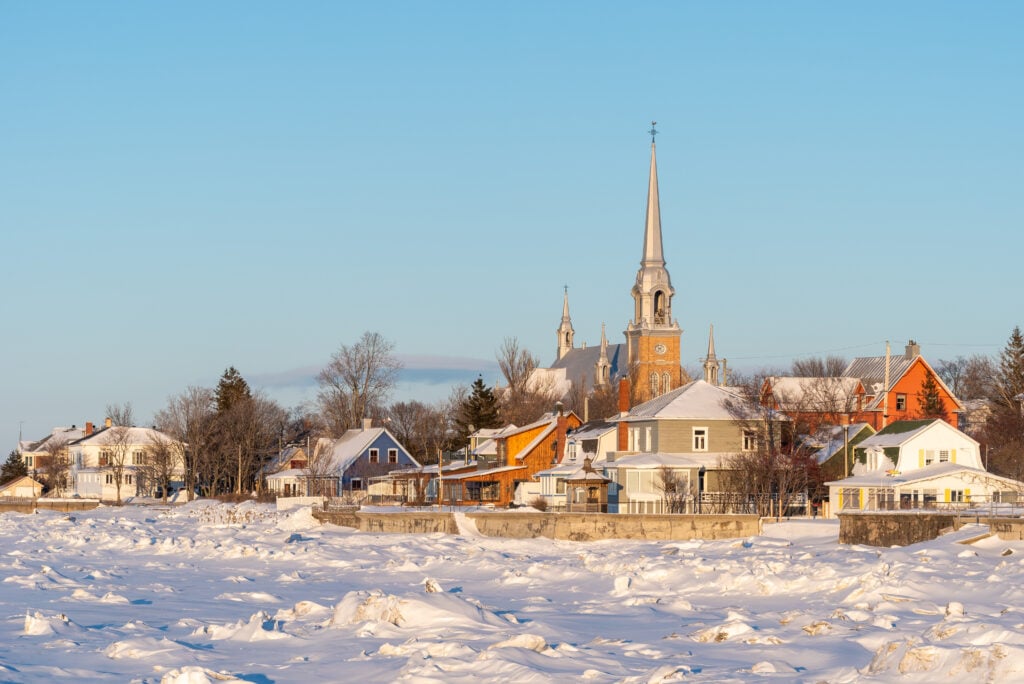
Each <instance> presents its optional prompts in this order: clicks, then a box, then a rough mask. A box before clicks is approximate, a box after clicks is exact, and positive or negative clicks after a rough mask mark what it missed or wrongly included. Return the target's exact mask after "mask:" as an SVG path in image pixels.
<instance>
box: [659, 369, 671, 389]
mask: <svg viewBox="0 0 1024 684" xmlns="http://www.w3.org/2000/svg"><path fill="white" fill-rule="evenodd" d="M671 390H672V376H671V375H669V374H668V373H665V374H664V375H662V376H661V393H662V394H666V393H668V392H670V391H671Z"/></svg>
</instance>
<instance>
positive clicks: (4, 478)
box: [0, 451, 28, 484]
mask: <svg viewBox="0 0 1024 684" xmlns="http://www.w3.org/2000/svg"><path fill="white" fill-rule="evenodd" d="M22 475H28V468H26V467H25V461H23V460H22V458H21V454H19V453H18V452H17V451H11V453H10V454H9V455H8V456H7V460H6V461H4V464H3V466H2V467H0V484H4V483H6V482H10V481H11V480H13V479H14V478H16V477H21V476H22Z"/></svg>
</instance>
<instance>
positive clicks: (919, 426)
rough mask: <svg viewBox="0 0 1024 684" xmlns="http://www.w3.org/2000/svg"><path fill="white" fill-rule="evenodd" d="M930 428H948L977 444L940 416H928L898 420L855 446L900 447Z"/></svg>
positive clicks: (863, 447) (860, 447)
mask: <svg viewBox="0 0 1024 684" xmlns="http://www.w3.org/2000/svg"><path fill="white" fill-rule="evenodd" d="M936 426H938V427H936ZM932 429H938V430H949V431H952V432H955V433H957V434H958V435H960V436H962V437H963V438H964V439H965V440H967V441H969V442H972V443H974V444H975V445H977V444H978V442H977V441H976V440H974V439H973V438H972V437H971V436H970V435H967V434H964V433H963V432H960V431H959V430H957V429H956V428H955V427H953V426H952V425H950V424H949V423H947V422H946V421H944V420H942V419H940V418H928V419H926V420H898V421H896V422H895V423H891V424H889V425H887V426H885V427H884V428H883V429H881V430H879V431H878V432H876V433H875V434H873V435H871V436H870V437H868V438H867V439H865V440H864V441H863V442H861V443H860V444H858V445H857V448H858V449H868V448H871V447H881V448H883V449H884V448H887V447H900V446H903V445H904V444H906V443H907V442H909V441H910V440H911V439H913V438H914V437H917V436H918V435H920V434H921V433H923V432H926V431H927V430H932Z"/></svg>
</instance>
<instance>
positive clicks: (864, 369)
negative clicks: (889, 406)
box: [843, 354, 964, 411]
mask: <svg viewBox="0 0 1024 684" xmlns="http://www.w3.org/2000/svg"><path fill="white" fill-rule="evenodd" d="M917 361H920V362H921V363H923V364H924V366H925V368H927V369H928V372H929V373H931V375H932V377H934V378H935V382H936V384H938V386H939V387H941V388H942V389H943V390H944V391H945V392H946V394H948V395H949V396H950V397H951V398H952V399H953V403H954V404H956V405H957V408H958V409H959V410H961V411H963V410H964V405H963V403H962V402H961V401H960V400H959V399H957V397H956V395H955V394H953V392H951V391H950V389H949V387H947V386H946V383H945V382H943V380H942V378H941V377H939V374H938V373H936V372H935V369H934V368H932V367H931V364H929V363H928V362H927V361H925V358H924V357H923V356H921V355H920V354H917V355H915V356H914V357H912V358H909V359H908V358H907V356H906V355H903V356H891V355H890V357H889V389H890V390H891V389H892V388H893V387H894V386H895V385H896V383H898V382H899V381H900V380H901V379H902V378H903V376H904V375H906V374H907V371H909V370H910V369H911V367H912V366H913V365H914V363H915V362H917ZM843 376H844V377H852V378H860V381H861V382H862V383H864V389H865V390H867V393H868V394H871V395H874V397H875V398H874V399H873V400H872V401H871V403H870V404H869V405H868V406H867V407H866V408H868V409H875V408H878V407H880V406H881V405H882V403H883V401H884V394H885V391H884V390H885V357H884V356H861V357H858V358H855V359H854V360H853V361H851V362H850V365H848V366H847V367H846V369H845V370H844V371H843Z"/></svg>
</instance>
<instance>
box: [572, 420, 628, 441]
mask: <svg viewBox="0 0 1024 684" xmlns="http://www.w3.org/2000/svg"><path fill="white" fill-rule="evenodd" d="M615 429H616V427H615V423H611V422H608V421H607V420H592V421H590V422H589V423H584V424H583V425H580V426H579V427H578V428H576V429H575V430H571V431H570V432H569V435H568V437H569V439H574V440H576V441H577V442H580V441H583V440H584V439H600V438H601V437H603V436H604V435H607V434H608V433H609V432H610V431H612V430H615Z"/></svg>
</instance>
